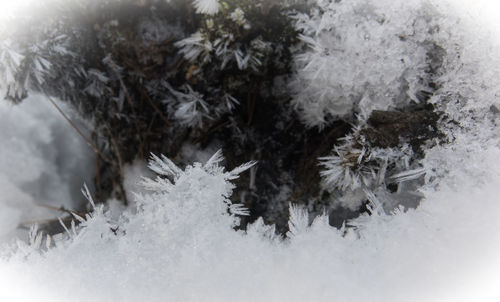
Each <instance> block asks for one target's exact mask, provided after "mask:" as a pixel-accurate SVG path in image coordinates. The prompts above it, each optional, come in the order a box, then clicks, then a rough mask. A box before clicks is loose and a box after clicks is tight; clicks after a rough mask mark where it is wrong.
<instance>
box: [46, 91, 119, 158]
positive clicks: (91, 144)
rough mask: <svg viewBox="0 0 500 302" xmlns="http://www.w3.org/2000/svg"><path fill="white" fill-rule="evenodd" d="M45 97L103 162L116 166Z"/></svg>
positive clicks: (54, 103) (52, 101)
mask: <svg viewBox="0 0 500 302" xmlns="http://www.w3.org/2000/svg"><path fill="white" fill-rule="evenodd" d="M47 99H48V100H49V101H50V102H51V103H52V105H54V107H55V108H56V109H57V111H59V113H60V114H61V115H62V116H63V117H64V119H65V120H66V121H67V122H68V123H69V124H70V125H71V127H73V129H74V130H75V131H76V133H78V135H80V137H81V138H83V140H84V141H85V142H86V143H87V145H89V147H90V148H92V150H94V152H95V153H96V154H98V155H99V156H100V157H101V158H102V159H103V160H104V161H105V162H107V163H108V164H110V165H112V166H114V167H116V165H115V164H114V163H113V161H112V160H110V159H109V158H108V157H107V156H106V155H104V154H103V153H102V152H101V150H99V148H97V146H96V145H94V144H93V143H92V142H91V141H90V139H89V138H88V137H86V136H85V135H84V134H83V132H82V131H80V129H78V127H77V126H76V125H75V123H73V121H72V120H71V119H70V118H69V117H68V116H67V115H66V113H64V111H62V109H61V108H60V107H59V106H58V105H57V104H56V102H54V100H52V99H51V98H50V97H48V96H47Z"/></svg>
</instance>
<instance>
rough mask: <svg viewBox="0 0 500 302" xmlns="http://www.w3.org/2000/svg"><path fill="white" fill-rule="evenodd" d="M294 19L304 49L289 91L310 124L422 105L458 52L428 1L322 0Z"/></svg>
mask: <svg viewBox="0 0 500 302" xmlns="http://www.w3.org/2000/svg"><path fill="white" fill-rule="evenodd" d="M294 18H295V19H296V27H297V29H299V30H300V32H301V34H300V40H301V41H302V43H303V44H304V48H305V49H306V50H305V51H302V52H301V51H299V52H297V53H296V55H295V58H294V62H295V69H296V74H295V76H294V78H293V80H292V81H291V82H290V84H289V87H290V89H291V90H292V91H293V92H294V96H293V100H292V104H293V105H294V106H295V108H296V109H297V110H298V111H299V113H300V116H301V118H302V120H303V121H304V122H305V123H306V124H307V125H309V126H324V125H326V124H328V123H329V122H331V121H332V120H334V119H338V118H348V119H350V118H352V115H353V112H357V113H361V114H365V115H366V114H368V115H369V112H370V111H371V110H374V109H379V110H387V109H395V108H402V107H405V106H407V105H408V104H410V103H412V102H413V103H421V102H422V101H424V98H425V96H426V95H427V94H430V93H432V92H433V91H434V90H435V89H436V83H435V82H434V81H435V79H434V77H435V76H436V75H439V73H440V70H439V69H440V67H441V66H440V65H441V63H442V60H443V56H444V54H445V52H446V51H452V50H451V49H447V50H446V51H445V50H444V49H442V46H441V45H440V44H439V42H440V39H441V37H442V36H443V34H444V33H443V32H442V31H444V30H446V28H442V27H441V24H440V15H439V13H438V12H437V11H436V10H435V8H434V7H433V6H432V5H431V4H430V3H428V2H426V1H413V0H412V1H405V2H403V1H391V2H386V1H383V2H378V1H366V0H356V1H317V2H315V4H314V5H312V7H311V11H310V12H309V13H299V14H297V15H296V16H295V17H294Z"/></svg>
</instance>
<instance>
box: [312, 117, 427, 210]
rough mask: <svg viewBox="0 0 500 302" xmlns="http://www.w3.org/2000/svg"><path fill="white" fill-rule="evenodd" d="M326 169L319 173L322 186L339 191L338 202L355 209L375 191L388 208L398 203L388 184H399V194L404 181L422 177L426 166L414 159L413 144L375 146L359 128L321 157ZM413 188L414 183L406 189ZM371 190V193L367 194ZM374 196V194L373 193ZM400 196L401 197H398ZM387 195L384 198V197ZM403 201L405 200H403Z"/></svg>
mask: <svg viewBox="0 0 500 302" xmlns="http://www.w3.org/2000/svg"><path fill="white" fill-rule="evenodd" d="M319 160H320V165H321V166H322V167H323V168H324V169H323V170H322V171H321V172H320V175H321V177H322V178H323V187H324V188H325V189H326V190H327V191H330V192H337V193H339V194H340V197H339V199H338V201H337V203H340V204H341V205H342V206H344V207H346V208H350V209H356V208H357V207H359V206H360V205H361V203H362V202H363V201H364V200H366V199H367V198H368V195H369V194H374V193H373V192H376V194H378V195H383V197H379V198H380V199H382V204H383V205H384V207H385V208H386V209H387V210H392V209H393V208H394V207H395V206H397V202H398V201H397V200H396V199H394V198H390V199H391V200H388V199H387V198H386V197H388V196H390V194H391V192H389V191H388V190H387V187H386V186H387V185H389V184H398V191H397V193H401V192H402V190H404V187H405V185H404V184H402V183H404V182H408V181H412V180H416V179H421V177H422V176H423V175H424V174H425V169H423V168H421V167H420V166H419V165H418V164H417V163H415V162H414V161H415V160H414V154H413V151H412V149H411V147H410V146H408V145H407V144H403V145H401V146H400V147H399V148H378V147H377V148H374V147H371V146H370V144H369V143H368V142H367V141H366V140H365V138H364V137H363V136H362V135H361V134H360V127H356V128H355V129H354V131H353V132H352V133H351V134H349V135H347V136H346V137H344V138H343V139H342V143H341V144H339V145H336V146H334V149H333V152H332V154H331V155H330V156H326V157H321V158H319ZM407 189H408V190H412V191H413V190H414V189H415V187H414V186H410V187H409V188H407ZM368 192H369V193H368ZM374 196H375V194H374ZM399 197H400V198H401V196H399ZM384 198H385V199H384ZM401 202H404V201H401Z"/></svg>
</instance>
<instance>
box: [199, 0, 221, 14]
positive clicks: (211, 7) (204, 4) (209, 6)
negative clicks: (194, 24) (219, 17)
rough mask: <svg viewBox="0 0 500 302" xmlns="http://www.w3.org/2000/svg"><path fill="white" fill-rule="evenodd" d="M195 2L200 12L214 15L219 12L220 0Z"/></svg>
mask: <svg viewBox="0 0 500 302" xmlns="http://www.w3.org/2000/svg"><path fill="white" fill-rule="evenodd" d="M193 4H194V7H195V8H196V12H197V13H199V14H207V15H214V14H216V13H218V12H219V5H220V4H219V0H194V1H193Z"/></svg>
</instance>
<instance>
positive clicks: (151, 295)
mask: <svg viewBox="0 0 500 302" xmlns="http://www.w3.org/2000/svg"><path fill="white" fill-rule="evenodd" d="M357 3H362V1H358V2H357ZM384 3H385V4H387V3H386V2H384ZM391 3H392V2H391ZM394 3H396V4H393V5H397V3H401V2H399V1H395V2H394ZM414 3H420V2H411V3H410V4H408V5H413V4H414ZM377 5H378V4H377ZM380 5H381V6H383V4H380ZM390 7H392V6H390ZM443 7H446V6H445V5H444V4H443ZM351 9H352V8H351V7H348V8H347V16H349V13H350V12H351ZM458 11H459V10H457V14H458V13H459V12H458ZM391 14H392V15H391V16H395V15H396V12H391ZM407 15H411V10H409V11H406V10H405V11H404V13H402V14H401V16H396V17H397V18H398V19H397V20H412V19H411V18H410V19H406V17H407ZM469 17H470V16H469ZM469 17H467V16H464V18H463V19H462V21H461V22H463V23H461V25H460V26H458V25H457V29H456V30H457V35H456V36H453V37H450V39H449V40H448V43H449V45H454V44H456V45H458V46H460V47H459V48H458V49H456V51H457V52H458V53H459V55H460V60H458V59H457V56H454V55H451V56H449V57H447V61H446V64H445V67H444V70H443V75H442V76H441V77H440V78H439V81H440V83H442V86H441V87H440V88H439V89H438V91H436V93H435V94H434V97H433V99H431V101H433V102H434V103H435V104H436V106H438V109H440V110H443V111H445V112H446V113H447V114H448V115H449V116H450V117H451V118H453V119H455V120H456V121H459V122H460V124H461V126H462V127H461V128H459V127H456V126H454V125H453V123H450V124H446V123H443V124H442V125H441V126H442V127H443V129H445V130H446V131H447V134H448V136H449V137H450V143H449V144H441V145H440V144H438V145H436V146H435V147H433V148H432V149H429V150H426V154H425V158H424V159H423V160H422V162H421V164H422V165H423V168H424V169H425V171H426V176H425V178H426V184H425V186H424V187H423V188H422V189H421V193H422V195H423V199H422V201H421V203H420V205H419V207H418V208H416V209H403V208H397V209H395V210H394V211H393V213H389V214H387V213H386V212H385V211H383V210H382V209H381V205H380V204H379V201H378V200H377V198H376V197H374V196H371V195H370V197H371V198H370V201H371V205H370V207H371V215H368V214H365V215H363V216H361V217H359V218H356V219H354V220H352V221H349V222H348V223H347V225H346V226H345V227H344V228H342V229H340V230H339V229H336V228H333V227H330V226H329V225H328V218H327V217H325V216H320V217H316V218H315V219H314V221H313V223H312V225H310V226H309V222H310V220H311V218H310V217H308V215H307V213H306V212H305V211H304V210H302V209H300V208H298V207H296V206H293V205H292V206H291V208H290V213H291V217H290V232H289V233H288V234H287V238H286V239H284V238H282V237H279V236H276V235H275V234H274V230H273V227H272V226H266V225H264V224H263V223H262V220H258V221H256V222H255V223H254V224H253V225H250V226H249V228H248V230H247V231H246V232H243V231H235V230H234V229H233V227H234V226H235V225H236V224H237V223H238V216H239V215H244V214H246V213H245V210H244V209H242V208H241V207H240V206H238V205H234V204H232V203H231V201H230V195H231V192H232V189H233V185H232V184H231V181H232V180H234V179H235V178H236V177H237V175H238V174H239V173H249V172H248V171H246V172H245V170H247V169H249V168H250V166H251V164H247V165H243V166H242V167H240V168H237V169H235V170H233V171H231V172H226V171H224V169H223V168H222V166H221V163H222V157H221V154H220V153H218V152H216V153H215V155H214V156H213V157H211V158H209V159H206V162H205V163H204V164H193V165H192V166H188V167H186V168H184V169H181V168H180V167H177V166H175V165H174V164H173V163H172V162H171V161H169V160H168V159H167V158H165V157H162V156H160V157H153V158H152V161H151V162H150V164H149V167H150V168H151V169H152V170H153V171H155V172H156V173H158V174H159V175H161V176H162V177H157V178H154V179H152V180H151V179H150V180H147V179H144V180H143V183H144V188H143V189H141V190H142V191H141V192H139V193H138V194H136V196H135V198H136V205H137V207H136V209H133V210H123V209H121V211H123V213H122V214H121V216H120V215H116V212H115V211H111V212H109V211H107V210H106V209H105V208H103V207H101V206H99V205H97V206H96V207H95V208H94V212H93V213H92V214H89V215H87V217H84V219H82V218H77V219H78V220H85V221H83V222H82V224H81V225H80V226H79V227H75V228H72V229H69V230H68V232H67V234H62V235H58V236H54V237H53V238H51V242H49V244H47V241H46V240H47V237H45V236H43V235H41V234H38V235H34V234H33V235H32V236H31V240H30V241H31V245H29V244H26V243H23V242H18V243H17V244H16V245H11V246H8V247H7V246H6V247H3V248H2V249H0V300H1V301H56V302H57V301H305V300H307V301H374V302H376V301H498V300H499V299H500V289H498V283H499V282H500V258H499V257H498V254H499V252H500V236H499V235H498V230H499V229H500V219H499V218H500V217H499V216H500V203H499V198H498V196H500V161H498V158H499V157H500V137H499V135H498V122H499V118H500V116H499V114H498V113H496V112H495V110H491V109H490V108H491V106H492V105H498V104H499V100H498V96H497V95H498V91H499V89H500V83H499V80H498V79H500V77H498V76H497V75H498V74H499V73H498V71H499V70H500V69H499V66H500V64H499V63H498V59H495V56H494V54H496V53H498V52H497V50H496V48H495V47H496V46H495V45H492V44H493V43H490V42H491V41H492V40H491V39H490V36H488V34H487V33H484V32H483V31H481V34H480V33H479V32H478V28H477V27H474V26H469V27H467V24H469V25H470V22H472V19H470V18H469ZM440 20H441V19H440ZM441 21H442V20H441ZM448 21H449V20H448ZM448 21H446V20H444V21H442V22H448ZM405 22H406V21H405ZM467 22H469V23H467ZM402 24H405V23H402ZM464 24H465V25H464ZM443 25H444V26H445V25H449V24H443ZM395 26H402V25H401V24H399V25H398V24H396V25H395ZM464 28H469V29H468V30H464ZM367 29H368V30H373V31H376V30H377V28H376V27H374V28H370V27H368V28H367ZM479 29H481V28H479ZM462 30H464V31H462ZM370 33H371V32H370ZM483 34H484V35H483ZM464 41H465V42H467V43H465V42H464ZM485 43H488V44H485ZM485 45H487V46H485ZM373 47H375V48H374V49H375V50H377V49H378V48H380V45H379V46H373ZM391 47H392V46H391ZM378 50H380V49H378ZM396 50H398V49H396ZM405 51H409V50H408V49H406V50H405ZM417 52H418V50H417ZM365 55H371V54H369V53H368V50H366V49H365ZM411 55H418V54H411ZM457 62H458V63H459V64H458V63H457ZM413 63H414V64H416V66H418V64H419V61H418V60H417V61H414V62H413ZM392 67H394V66H392ZM374 70H375V69H373V70H371V71H373V72H375V71H374ZM367 79H368V80H371V79H372V77H371V76H368V77H367ZM375 83H378V84H380V85H382V86H381V87H380V88H376V89H375V90H374V93H375V92H376V93H380V90H379V89H382V90H383V89H386V88H387V87H388V88H387V89H390V88H391V85H392V83H393V79H392V78H389V79H386V78H380V77H378V78H377V81H376V82H375ZM318 85H320V86H319V87H317V88H318V89H321V88H325V87H326V86H327V85H328V84H327V83H326V84H325V83H324V82H322V84H318ZM322 85H323V86H322ZM383 85H385V86H383ZM374 87H376V85H374ZM351 88H352V89H354V91H356V90H357V89H360V87H357V86H355V85H354V86H353V87H351ZM308 89H309V88H308ZM342 93H343V92H342ZM38 100H40V99H38ZM325 100H326V98H325ZM25 104H27V105H25ZM30 105H31V104H30V103H29V102H26V103H23V104H21V105H20V106H25V107H9V106H8V105H6V104H2V103H0V116H1V117H0V129H2V132H1V133H0V136H1V138H2V142H8V143H7V144H4V145H3V146H2V148H0V159H3V161H2V162H0V188H1V189H2V194H1V196H0V213H1V214H0V219H1V218H6V219H2V220H1V222H0V226H1V225H6V226H7V229H8V230H9V231H8V232H10V230H11V229H12V227H13V226H14V224H16V223H17V222H19V216H18V215H24V214H25V212H24V210H23V211H20V210H19V209H20V207H21V206H20V204H27V205H31V203H33V202H34V201H33V200H35V198H34V197H33V196H34V195H31V194H34V193H33V192H32V191H31V190H32V189H29V187H27V186H26V184H33V183H39V184H40V180H41V179H43V180H44V182H43V185H42V184H40V188H39V189H43V190H42V192H44V193H43V194H42V195H44V194H45V195H47V196H50V197H53V198H54V199H53V200H63V199H61V198H63V197H64V196H66V197H68V196H69V195H70V193H68V192H66V193H61V191H60V189H61V188H67V186H66V185H63V184H65V183H66V184H68V183H70V184H72V183H74V182H73V181H69V180H68V179H67V178H63V177H62V176H61V175H64V173H63V174H61V173H57V172H59V171H58V170H57V167H61V166H58V165H56V164H55V162H57V161H56V160H55V158H54V157H55V154H57V152H61V151H58V150H66V151H64V152H67V153H66V155H61V157H62V158H64V159H65V160H69V163H68V165H64V166H67V167H69V166H71V164H76V163H80V164H81V163H82V162H84V160H82V158H81V157H79V156H80V155H81V154H82V153H80V150H83V149H84V147H77V146H78V145H75V144H76V142H75V143H74V144H73V143H71V144H64V145H63V144H58V143H57V140H56V138H57V135H55V134H54V133H58V132H56V130H57V129H62V128H63V126H62V124H58V123H59V122H56V118H55V116H54V117H53V119H52V118H47V116H51V115H44V114H45V113H47V110H48V109H50V107H43V106H42V105H41V104H40V107H38V106H30ZM344 105H345V104H341V105H340V107H339V108H340V109H342V110H344V109H345V108H346V107H345V106H344ZM346 106H347V105H346ZM349 106H351V105H349ZM44 108H45V109H44ZM349 108H351V107H349ZM342 110H341V111H339V112H341V113H342V112H344V113H345V112H346V111H345V110H344V111H342ZM349 110H351V109H349ZM322 112H323V111H316V112H315V114H319V118H320V119H321V114H323V113H322ZM317 117H318V116H317ZM19 121H23V122H19ZM41 125H45V126H41ZM64 133H66V132H64ZM67 133H68V135H69V132H67ZM80 143H81V142H80ZM64 146H65V147H66V148H70V150H68V149H60V148H62V147H64ZM56 147H57V148H56ZM183 152H184V153H189V152H191V153H192V154H193V158H203V161H205V158H206V156H205V155H204V154H201V153H200V154H195V151H193V150H192V146H186V147H185V148H184V150H183ZM225 152H231V151H230V150H225ZM6 159H9V160H6ZM70 159H71V160H70ZM200 160H201V159H200ZM14 164H19V165H20V166H17V167H16V168H12V165H14ZM140 165H141V164H140V163H136V164H135V165H133V166H131V167H128V168H127V171H128V172H127V177H128V178H126V183H127V187H128V188H129V190H136V187H135V183H136V182H134V181H133V179H134V178H137V176H138V174H142V172H141V171H142V170H141V168H140V167H139V166H140ZM83 167H85V166H80V168H78V167H77V168H74V167H73V168H72V169H73V170H71V171H75V169H76V170H78V169H80V171H86V170H84V169H83ZM66 171H70V170H66ZM67 176H68V175H67ZM256 177H258V173H257V174H256ZM69 179H71V178H69ZM73 180H75V179H73ZM81 183H82V182H80V184H81ZM54 187H56V188H57V190H56V189H54ZM144 189H148V191H145V190H144ZM51 194H63V195H64V194H66V195H64V196H63V197H61V196H60V195H57V196H56V195H51ZM4 196H10V197H8V198H6V197H4ZM45 198H47V199H49V197H45ZM13 199H15V200H16V202H15V203H12V200H13ZM66 200H69V198H68V199H66ZM4 209H5V211H4ZM5 213H7V214H5ZM2 215H3V216H2ZM2 230H6V229H4V228H2ZM33 233H34V232H33ZM0 234H2V233H0ZM26 289H29V291H28V290H26Z"/></svg>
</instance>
